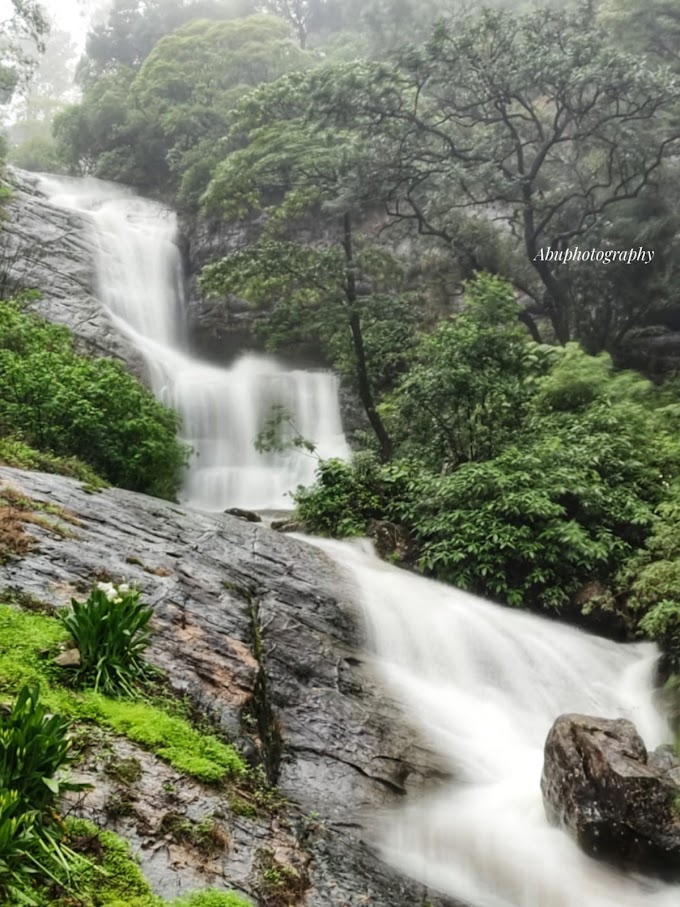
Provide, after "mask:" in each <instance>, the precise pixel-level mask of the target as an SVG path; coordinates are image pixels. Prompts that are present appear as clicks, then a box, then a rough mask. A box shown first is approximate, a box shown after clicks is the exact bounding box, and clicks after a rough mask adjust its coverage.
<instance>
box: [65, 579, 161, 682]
mask: <svg viewBox="0 0 680 907" xmlns="http://www.w3.org/2000/svg"><path fill="white" fill-rule="evenodd" d="M152 617H153V608H149V607H148V606H146V605H144V604H143V603H142V602H141V601H140V600H139V592H138V591H137V590H136V589H130V588H129V587H128V586H127V584H125V583H123V584H121V585H120V586H118V587H116V586H114V585H113V584H111V583H98V584H97V586H96V588H94V589H93V590H92V592H90V595H89V597H88V599H87V601H85V602H78V601H76V600H75V599H72V600H71V609H70V610H68V611H66V612H64V613H63V614H62V621H63V623H64V626H65V627H66V629H67V630H68V632H69V633H70V634H71V637H72V638H73V640H74V642H75V644H76V646H77V648H78V651H79V652H80V666H79V667H78V669H77V670H76V677H77V679H78V680H80V681H82V682H84V683H88V684H91V685H92V686H93V688H94V690H95V692H97V691H99V690H101V692H102V693H107V694H109V695H116V694H117V693H120V692H124V693H127V694H128V695H133V694H134V691H135V687H136V686H137V685H138V684H139V683H140V682H141V681H142V680H144V679H145V678H147V677H149V675H150V674H151V672H152V669H151V667H150V665H148V664H147V663H146V662H145V661H144V658H143V652H144V651H145V649H146V648H147V647H148V645H149V643H150V641H151V633H150V631H149V621H150V620H151V618H152Z"/></svg>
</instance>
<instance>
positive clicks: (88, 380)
mask: <svg viewBox="0 0 680 907" xmlns="http://www.w3.org/2000/svg"><path fill="white" fill-rule="evenodd" d="M0 385H1V386H2V388H3V392H2V395H1V396H0V436H5V437H8V436H13V437H20V438H21V439H22V440H23V441H24V442H25V443H26V444H27V445H29V446H30V447H33V448H36V449H37V450H39V451H43V452H46V453H49V454H52V455H54V456H56V457H67V458H70V457H77V458H79V459H80V460H82V461H83V462H85V463H87V464H88V465H89V466H90V467H92V469H94V471H95V472H96V473H97V474H98V475H100V476H101V477H102V478H104V479H107V480H108V481H110V482H112V483H113V484H115V485H119V486H122V487H123V488H129V489H131V490H132V491H143V492H147V493H148V494H154V495H157V496H159V497H166V498H174V496H175V493H176V490H177V487H178V484H179V480H180V472H181V468H182V466H183V464H184V463H185V461H186V452H185V450H184V448H183V447H182V446H181V445H180V444H179V442H178V441H177V438H176V434H177V429H178V417H177V415H176V414H175V413H173V412H172V411H171V410H168V409H166V408H165V407H164V406H162V405H161V404H160V403H158V401H157V400H155V399H154V397H153V395H152V394H151V392H150V391H148V390H147V389H146V388H145V387H144V386H143V385H142V384H140V382H139V381H137V379H136V378H134V377H132V376H131V375H129V374H128V373H127V372H126V371H125V370H124V368H123V367H122V365H121V364H120V363H119V362H115V361H114V360H112V359H94V358H92V357H89V356H84V355H80V354H79V353H77V352H76V351H75V348H74V341H73V338H72V336H71V334H70V333H69V332H68V330H67V329H66V328H64V327H62V326H60V325H55V324H49V323H48V322H46V321H44V320H43V319H41V318H38V317H37V316H35V315H31V314H27V313H25V312H23V311H22V310H21V306H20V304H19V303H12V302H0Z"/></svg>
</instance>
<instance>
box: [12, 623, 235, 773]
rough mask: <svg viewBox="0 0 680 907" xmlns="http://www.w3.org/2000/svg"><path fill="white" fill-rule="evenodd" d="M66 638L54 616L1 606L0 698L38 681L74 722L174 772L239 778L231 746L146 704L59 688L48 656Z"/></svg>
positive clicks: (63, 676) (61, 675) (61, 677)
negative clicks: (106, 732) (118, 738)
mask: <svg viewBox="0 0 680 907" xmlns="http://www.w3.org/2000/svg"><path fill="white" fill-rule="evenodd" d="M66 639H67V634H66V633H65V631H64V629H63V627H62V625H61V623H60V621H59V620H57V619H56V618H54V617H48V616H46V615H42V614H34V613H24V612H21V611H16V610H14V609H12V608H10V607H8V606H6V605H5V606H0V694H7V695H13V694H15V693H16V692H17V690H18V689H19V687H20V686H21V685H22V684H24V683H29V684H34V683H38V684H39V685H40V689H41V698H42V700H43V702H44V703H45V704H46V705H47V706H48V708H50V709H51V710H53V711H55V712H60V713H61V714H63V715H65V716H67V717H69V718H72V719H76V720H81V721H94V722H96V723H97V724H100V725H104V726H105V727H108V728H110V729H111V730H113V731H115V732H116V733H118V734H121V735H123V736H125V737H127V738H128V739H130V740H133V741H134V742H135V743H139V744H140V745H142V746H144V747H146V748H147V749H149V750H151V751H152V752H154V753H156V755H158V756H160V757H161V758H162V759H165V760H166V761H167V762H169V763H170V765H172V766H173V768H176V769H177V770H178V771H180V772H182V773H184V774H186V775H190V776H191V777H192V778H196V779H198V780H199V781H203V782H205V783H216V782H218V781H222V780H224V779H226V778H233V777H242V776H245V775H246V774H247V771H248V769H247V766H246V764H245V762H244V761H243V759H242V758H241V757H240V756H239V754H238V753H237V751H236V750H235V749H234V747H233V746H230V745H229V744H226V743H223V742H222V741H221V740H219V739H218V738H217V737H215V736H214V735H212V734H204V733H200V732H199V731H197V730H196V729H195V728H193V727H192V726H191V724H190V723H189V721H187V720H186V719H184V718H180V717H177V716H175V715H170V714H168V711H167V710H166V709H164V708H159V707H158V706H157V705H154V704H151V703H149V702H141V701H135V702H133V701H129V700H123V699H116V700H114V699H110V698H108V697H106V696H102V695H100V694H97V693H94V692H91V691H76V690H73V689H69V688H68V687H67V686H65V685H64V682H65V680H67V679H68V674H67V672H66V671H64V670H63V669H60V668H57V667H56V666H55V665H54V664H53V663H52V659H51V656H52V655H53V654H54V653H56V652H57V650H58V648H59V644H60V643H63V642H64V641H65V640H66Z"/></svg>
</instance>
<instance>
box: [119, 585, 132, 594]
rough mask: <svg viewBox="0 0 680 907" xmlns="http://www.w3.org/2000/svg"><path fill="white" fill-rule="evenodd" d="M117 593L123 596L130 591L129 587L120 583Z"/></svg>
mask: <svg viewBox="0 0 680 907" xmlns="http://www.w3.org/2000/svg"><path fill="white" fill-rule="evenodd" d="M118 591H119V592H121V593H122V594H123V595H125V593H126V592H129V591H130V587H129V586H128V584H127V583H121V584H120V586H118Z"/></svg>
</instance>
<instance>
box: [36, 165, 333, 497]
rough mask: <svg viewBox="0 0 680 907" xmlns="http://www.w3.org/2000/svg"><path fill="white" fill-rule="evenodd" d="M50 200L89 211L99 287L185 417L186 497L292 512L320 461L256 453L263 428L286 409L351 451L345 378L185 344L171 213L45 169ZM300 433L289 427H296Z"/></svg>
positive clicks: (320, 449)
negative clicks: (205, 354) (296, 494)
mask: <svg viewBox="0 0 680 907" xmlns="http://www.w3.org/2000/svg"><path fill="white" fill-rule="evenodd" d="M40 188H41V189H42V191H43V192H44V193H45V194H46V195H47V197H48V199H49V200H50V202H51V203H52V204H53V205H56V206H58V207H62V208H67V209H69V210H74V211H77V212H79V213H80V214H82V215H83V217H84V218H85V220H86V222H87V223H88V224H89V226H90V230H91V237H92V240H93V243H94V247H95V249H96V261H95V268H96V276H97V285H98V286H97V294H98V298H99V299H100V300H101V302H102V303H103V305H105V306H106V308H107V309H108V311H109V313H110V314H111V316H112V318H113V320H114V322H115V324H116V326H117V327H118V328H119V329H120V330H121V331H122V332H123V333H125V334H126V335H127V336H128V337H130V338H131V339H132V341H133V342H134V344H135V345H136V347H137V348H138V349H139V350H140V352H141V353H142V354H143V356H144V358H145V360H146V363H147V366H148V369H149V375H150V380H151V384H152V388H153V391H154V393H155V394H156V396H157V397H158V398H159V399H160V400H162V401H163V402H164V403H165V404H167V405H168V406H170V407H172V408H174V409H176V410H177V411H178V412H179V414H180V416H181V419H182V440H184V441H186V443H187V444H188V445H189V446H190V448H191V450H192V453H191V457H190V462H189V468H188V470H187V473H186V477H185V481H184V486H183V490H182V493H181V495H180V498H181V500H182V501H183V502H185V503H187V504H189V505H191V506H194V507H197V508H199V509H201V510H213V511H219V510H224V509H225V508H226V507H249V508H255V509H273V510H277V509H290V507H291V501H290V497H289V493H290V492H291V491H293V490H294V489H295V488H296V487H297V485H308V484H310V483H311V482H312V481H313V478H314V471H315V468H316V463H317V461H316V458H315V457H314V456H312V455H310V454H309V452H307V451H304V450H302V449H297V448H295V449H292V450H285V451H272V452H264V453H259V452H258V451H257V450H256V449H255V446H254V442H255V439H256V437H257V435H258V433H259V432H260V431H261V430H262V428H263V427H264V425H265V423H266V421H267V419H268V417H269V416H270V415H271V414H272V412H273V409H272V407H282V408H283V411H285V413H286V414H290V422H291V423H292V425H293V426H294V432H295V433H298V434H299V435H301V436H302V437H303V438H305V439H307V440H309V441H312V442H313V443H314V444H315V445H316V450H317V454H318V455H319V456H321V457H330V456H339V457H346V456H348V454H349V449H348V446H347V443H346V441H345V438H344V435H343V431H342V425H341V420H340V408H339V403H338V380H337V378H336V376H335V375H333V374H332V373H330V372H327V371H321V370H319V371H308V370H302V369H287V368H285V367H284V366H283V365H281V364H280V363H279V362H277V361H276V360H275V359H273V358H272V357H268V356H263V355H252V354H247V355H243V356H241V357H240V358H239V359H238V360H237V361H236V362H234V363H233V364H232V365H231V366H230V367H229V368H220V367H217V366H213V365H209V364H207V363H205V362H202V361H201V360H199V359H197V358H196V357H195V356H192V355H190V354H189V353H188V352H187V351H186V331H185V325H184V318H185V307H184V299H183V294H182V269H181V260H180V255H179V250H178V248H177V245H176V242H175V240H176V236H177V224H176V219H175V216H174V214H173V212H171V211H170V210H169V209H167V208H165V207H164V206H163V205H160V204H158V203H156V202H153V201H150V200H148V199H144V198H140V197H138V196H136V195H134V193H133V192H132V191H131V190H129V189H127V188H125V187H122V186H118V185H116V184H114V183H105V182H102V181H100V180H95V179H91V178H87V179H68V178H60V177H51V176H49V177H48V176H43V177H41V178H40ZM292 431H293V429H291V432H292Z"/></svg>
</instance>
